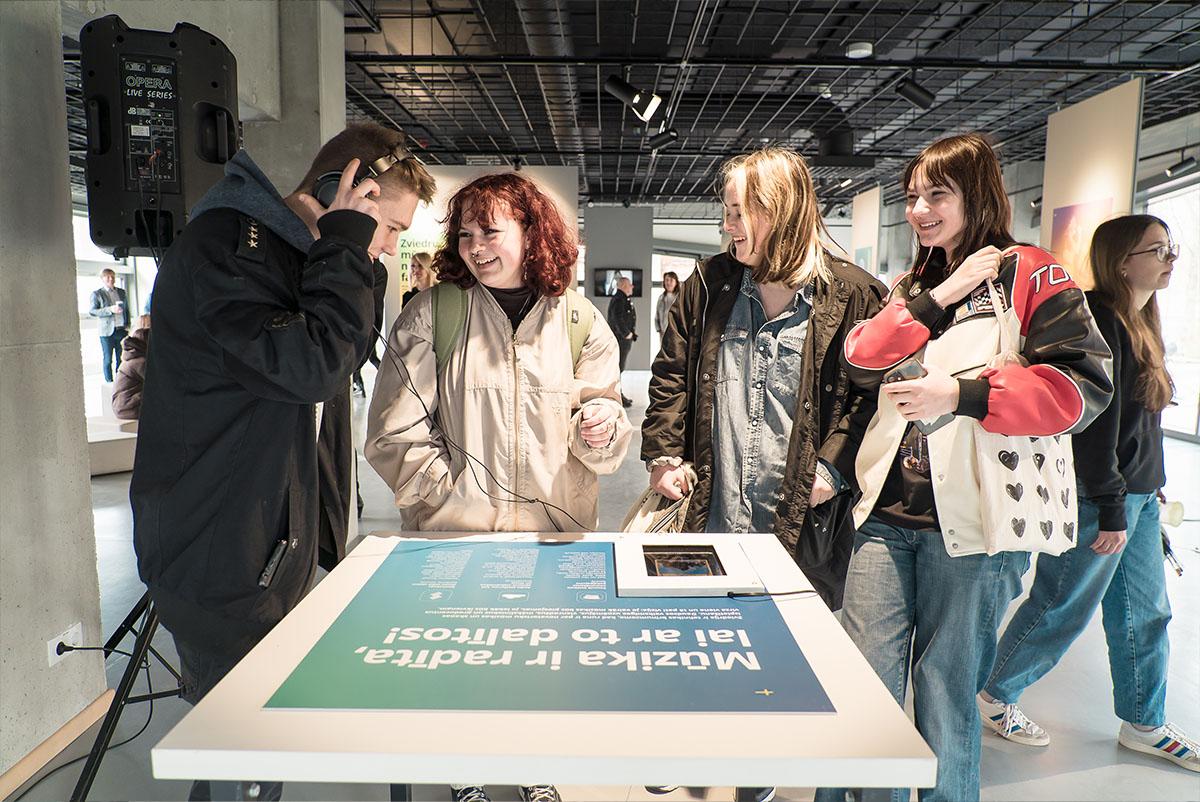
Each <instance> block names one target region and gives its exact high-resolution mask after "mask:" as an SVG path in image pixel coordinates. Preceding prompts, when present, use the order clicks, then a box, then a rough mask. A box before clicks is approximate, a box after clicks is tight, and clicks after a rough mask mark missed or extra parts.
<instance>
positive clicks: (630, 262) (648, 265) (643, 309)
mask: <svg viewBox="0 0 1200 802" xmlns="http://www.w3.org/2000/svg"><path fill="white" fill-rule="evenodd" d="M583 231H584V239H585V240H586V244H587V277H586V278H585V280H584V286H585V288H586V292H587V296H588V298H590V299H591V300H592V303H594V304H596V306H597V308H599V310H600V312H601V313H605V312H607V311H608V302H609V299H608V298H596V297H595V296H593V295H592V276H593V275H594V272H595V271H596V270H603V269H605V268H623V267H625V268H627V267H640V268H641V269H642V296H641V297H640V298H634V299H633V308H634V309H635V310H636V311H637V327H638V339H637V341H636V342H635V343H634V344H633V349H632V350H631V351H630V352H629V361H628V362H626V364H625V369H626V370H649V369H650V362H651V361H652V359H653V357H654V355H653V354H651V353H650V343H651V340H652V338H651V336H650V333H651V332H652V331H653V330H654V306H653V305H652V304H651V303H650V285H651V284H652V283H653V276H652V273H651V269H652V267H653V263H652V261H651V260H652V257H653V256H654V207H653V206H633V207H631V208H628V209H626V208H624V207H621V206H596V207H593V208H591V209H585V210H584V213H583Z"/></svg>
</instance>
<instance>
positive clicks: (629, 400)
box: [621, 396, 633, 409]
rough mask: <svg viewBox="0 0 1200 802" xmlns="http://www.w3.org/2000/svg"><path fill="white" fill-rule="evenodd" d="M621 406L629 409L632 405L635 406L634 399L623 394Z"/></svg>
mask: <svg viewBox="0 0 1200 802" xmlns="http://www.w3.org/2000/svg"><path fill="white" fill-rule="evenodd" d="M621 406H623V407H625V408H626V409H629V408H630V407H631V406H633V399H632V398H626V397H625V396H621Z"/></svg>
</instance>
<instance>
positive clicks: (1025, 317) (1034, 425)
mask: <svg viewBox="0 0 1200 802" xmlns="http://www.w3.org/2000/svg"><path fill="white" fill-rule="evenodd" d="M914 272H915V271H910V272H908V273H905V274H904V275H903V276H901V277H900V279H899V280H898V281H897V282H896V284H895V286H894V287H893V288H892V292H891V295H890V298H889V302H888V304H887V305H886V306H885V307H884V308H883V309H882V310H880V312H879V313H878V314H877V315H875V317H873V318H871V319H870V320H866V321H863V322H862V323H860V324H859V325H858V326H856V327H855V328H854V329H853V330H852V331H851V332H850V334H849V335H848V336H847V337H846V340H845V346H844V358H845V361H846V364H847V367H848V375H849V377H850V379H851V380H852V381H853V382H855V383H856V384H858V385H859V386H861V387H864V388H869V389H875V390H878V388H879V385H880V383H881V382H882V380H883V376H884V375H885V374H886V373H887V372H888V371H889V370H890V369H891V368H893V367H895V366H896V365H898V364H899V363H900V362H903V361H904V360H905V359H907V358H908V357H910V356H914V355H915V356H917V358H918V359H920V360H921V361H922V363H924V364H926V365H937V366H939V367H941V368H943V369H944V370H946V371H947V372H949V373H950V374H951V375H952V376H954V377H956V378H957V379H958V381H959V405H958V408H957V409H956V410H955V419H954V421H952V422H951V423H949V424H947V425H946V426H943V427H942V428H941V429H938V430H937V431H935V432H933V433H932V434H930V435H929V437H928V445H929V462H930V470H931V480H932V483H933V494H934V504H935V506H936V508H937V517H938V521H939V523H940V524H941V528H942V536H943V539H944V540H945V542H946V551H947V552H948V553H949V554H950V555H951V556H954V557H960V556H963V555H967V554H978V553H982V552H984V544H983V532H982V529H981V523H980V515H979V503H980V502H979V488H978V486H977V483H976V480H975V478H974V476H975V472H974V439H973V437H972V436H971V430H970V426H972V425H974V424H973V421H972V420H970V419H971V418H974V419H976V420H978V421H979V423H980V425H982V426H983V428H984V429H986V430H987V431H989V432H995V433H997V434H1005V435H1013V436H1027V437H1045V436H1050V435H1064V434H1066V435H1069V434H1071V433H1073V432H1079V431H1082V430H1083V429H1085V428H1086V427H1087V425H1088V424H1089V423H1091V421H1092V420H1093V419H1094V418H1095V417H1096V416H1097V415H1099V414H1100V413H1101V412H1102V411H1103V410H1104V408H1105V406H1107V404H1108V401H1109V398H1110V397H1111V396H1112V354H1111V352H1110V351H1109V349H1108V346H1107V345H1106V344H1105V342H1104V338H1103V337H1102V336H1101V335H1100V332H1099V331H1098V330H1097V328H1096V323H1095V321H1094V320H1093V319H1092V314H1091V312H1090V310H1089V309H1088V305H1087V303H1086V301H1085V300H1084V296H1083V292H1082V291H1081V290H1080V289H1079V288H1078V287H1077V286H1076V285H1075V282H1074V281H1072V279H1071V277H1070V276H1069V275H1068V274H1067V271H1066V270H1065V269H1064V268H1063V267H1062V265H1059V264H1058V263H1057V262H1055V260H1054V257H1053V256H1051V255H1050V254H1049V253H1047V252H1046V251H1044V250H1042V249H1041V248H1036V247H1033V246H1028V245H1022V246H1015V247H1013V248H1009V249H1008V250H1007V251H1005V256H1004V259H1003V260H1002V261H1001V264H1000V271H999V278H998V281H997V282H996V283H997V286H998V288H999V290H1000V293H999V296H1000V298H999V299H1000V303H1001V306H1002V307H1003V309H1002V312H1003V315H1004V316H1005V317H1006V319H1007V320H1008V322H1009V326H1010V330H1016V329H1017V328H1018V325H1019V330H1020V351H1021V355H1022V356H1023V357H1024V358H1025V360H1026V361H1027V362H1028V364H1027V365H1017V364H1008V365H1005V366H1004V367H1001V368H990V367H988V363H989V361H991V359H992V358H993V357H994V356H996V354H997V353H998V352H999V350H1000V325H999V322H998V321H997V319H996V315H995V313H994V312H993V310H992V303H991V298H990V296H989V294H988V288H987V285H986V284H980V286H979V287H978V288H977V289H975V290H974V291H973V292H971V293H969V294H968V295H967V297H966V298H964V299H962V300H961V301H959V302H958V303H955V304H952V305H951V306H949V307H948V308H946V309H942V308H941V307H939V306H938V305H937V304H936V303H934V302H933V300H932V299H931V298H930V297H929V293H928V290H929V289H931V288H932V287H933V286H936V284H929V285H925V284H923V282H922V280H921V279H920V278H919V277H917V276H916V275H914ZM906 428H907V421H905V420H904V418H903V417H902V416H901V415H900V413H899V411H898V410H897V409H896V407H895V405H894V404H893V403H892V402H891V401H889V400H888V398H887V396H886V395H885V394H883V393H880V394H879V408H878V411H877V412H876V414H875V417H874V418H873V419H872V420H871V423H870V424H869V426H868V427H867V431H866V434H865V435H864V437H863V443H862V446H861V447H860V449H859V452H858V458H857V461H856V463H855V468H856V472H857V474H858V482H859V487H860V488H861V489H862V498H861V499H860V500H859V503H858V505H857V506H856V507H855V510H854V518H855V523H856V525H859V526H861V525H862V523H863V521H865V520H866V519H867V517H868V516H869V515H870V514H871V512H872V510H873V509H874V507H875V502H876V500H877V499H878V496H879V491H880V489H881V488H882V486H883V483H884V480H885V479H886V478H887V475H888V472H889V471H890V469H891V466H892V462H893V460H894V459H895V456H896V450H897V448H898V447H899V445H900V441H901V439H902V438H903V436H904V432H905V429H906Z"/></svg>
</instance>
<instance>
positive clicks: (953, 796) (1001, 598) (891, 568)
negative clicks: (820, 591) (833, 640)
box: [817, 518, 1029, 802]
mask: <svg viewBox="0 0 1200 802" xmlns="http://www.w3.org/2000/svg"><path fill="white" fill-rule="evenodd" d="M1028 567H1029V555H1028V554H1027V553H1025V552H1002V553H1000V554H996V555H994V556H991V557H989V556H987V555H986V554H972V555H968V556H965V557H951V556H950V555H949V554H947V553H946V547H945V545H944V542H943V540H942V535H941V533H940V532H937V531H934V530H921V531H916V530H912V529H903V528H900V527H896V526H892V525H890V524H886V523H884V522H882V521H880V520H879V519H878V518H869V519H868V520H867V522H866V523H864V524H863V526H862V528H861V529H859V530H858V533H857V534H856V535H855V537H854V556H852V557H851V558H850V571H849V574H848V575H847V577H846V600H845V607H844V608H843V611H842V626H843V627H844V628H845V629H846V632H847V633H848V634H849V635H850V639H851V640H852V641H854V644H855V645H856V646H857V647H858V649H859V651H861V652H862V653H863V656H864V657H866V658H867V662H868V663H870V664H871V667H872V668H873V669H875V673H876V674H878V675H879V678H880V679H882V680H883V684H884V685H886V686H887V688H888V690H889V691H891V692H892V696H893V697H895V699H896V702H897V703H899V704H901V705H903V704H904V695H905V689H906V686H907V684H908V678H909V663H910V659H911V664H912V685H913V707H914V710H915V712H916V722H915V723H916V725H917V731H918V732H920V733H921V737H923V738H924V739H925V741H926V742H927V743H928V744H929V746H930V748H931V749H932V750H933V752H934V754H935V755H937V760H938V767H937V785H936V786H935V787H934V788H923V789H921V790H920V794H919V796H920V799H921V800H923V801H924V800H929V801H930V802H934V800H938V801H939V802H940V801H941V800H946V801H947V802H971V800H978V799H979V750H980V744H979V726H980V725H979V710H978V709H977V708H976V706H975V694H977V693H978V692H979V690H980V688H982V687H983V682H984V679H985V678H986V677H987V675H988V672H989V671H990V670H991V667H992V660H993V659H994V658H995V653H996V630H997V628H998V627H999V626H1000V620H1001V618H1003V616H1004V611H1005V610H1006V609H1007V607H1008V603H1009V602H1010V601H1012V600H1013V599H1015V598H1016V597H1017V596H1018V595H1020V592H1021V574H1023V573H1024V572H1025V570H1026V569H1027V568H1028ZM864 737H869V733H866V734H864ZM870 796H874V794H870ZM908 796H909V792H908V789H895V790H893V791H892V793H891V798H892V799H893V800H895V802H907V800H908ZM844 797H845V790H844V789H830V788H823V789H821V790H820V791H818V793H817V802H834V800H837V802H841V800H843V799H844Z"/></svg>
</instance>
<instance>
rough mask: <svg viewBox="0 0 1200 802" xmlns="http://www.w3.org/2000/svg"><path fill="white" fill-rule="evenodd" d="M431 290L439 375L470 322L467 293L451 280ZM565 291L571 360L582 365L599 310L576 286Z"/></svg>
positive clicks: (434, 339)
mask: <svg viewBox="0 0 1200 802" xmlns="http://www.w3.org/2000/svg"><path fill="white" fill-rule="evenodd" d="M431 292H432V293H433V354H434V357H435V358H436V359H437V372H438V375H439V376H441V375H442V372H443V371H444V370H445V368H446V362H447V361H448V360H449V359H450V354H451V353H452V352H453V351H454V348H455V346H457V345H458V338H459V337H461V336H462V332H463V327H464V326H465V325H466V322H467V293H466V290H463V289H460V288H459V287H458V286H457V285H456V284H452V283H451V282H448V281H445V282H441V283H438V284H435V285H433V289H432V290H431ZM564 295H565V296H566V300H567V314H566V323H567V341H568V342H569V343H570V344H571V364H572V365H574V366H575V367H578V366H579V357H580V355H581V354H582V353H583V345H584V343H586V342H587V338H588V337H589V336H590V335H591V333H592V324H593V323H594V322H595V320H596V313H595V312H594V311H593V310H592V308H591V305H590V304H589V303H588V302H587V300H586V299H585V298H584V297H583V296H582V295H580V294H579V293H577V292H575V290H572V289H568V290H567V291H566V293H564Z"/></svg>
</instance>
